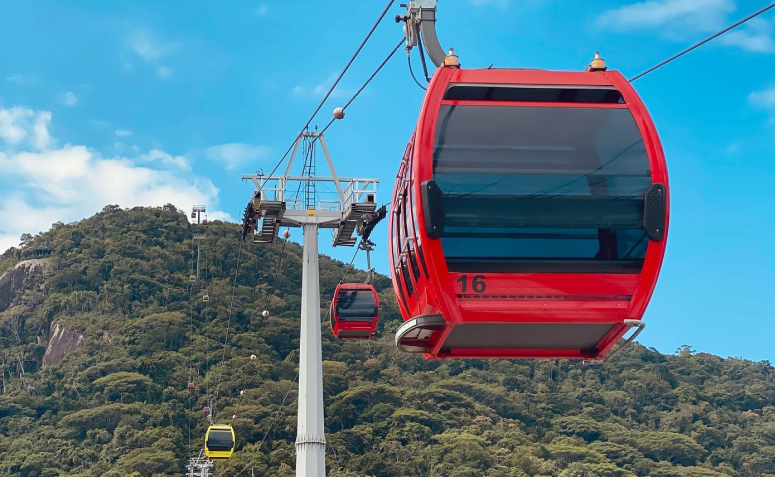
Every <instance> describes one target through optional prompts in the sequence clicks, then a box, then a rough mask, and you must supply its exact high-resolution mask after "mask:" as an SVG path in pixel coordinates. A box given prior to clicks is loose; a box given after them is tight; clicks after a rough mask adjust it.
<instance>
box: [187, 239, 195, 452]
mask: <svg viewBox="0 0 775 477" xmlns="http://www.w3.org/2000/svg"><path fill="white" fill-rule="evenodd" d="M188 273H189V278H188V287H187V288H188V317H189V320H190V327H189V330H188V346H189V350H188V374H189V379H190V380H193V378H194V376H193V375H194V360H193V359H192V358H191V346H192V345H193V341H194V304H193V303H192V302H191V293H192V292H193V290H194V283H193V282H191V276H193V275H194V242H193V240H192V241H191V269H190V270H189V272H188ZM192 382H193V381H192ZM186 392H187V393H188V407H189V409H187V412H186V414H188V453H189V454H191V409H190V408H191V399H192V397H193V396H192V394H193V393H191V392H190V391H189V390H188V383H186Z"/></svg>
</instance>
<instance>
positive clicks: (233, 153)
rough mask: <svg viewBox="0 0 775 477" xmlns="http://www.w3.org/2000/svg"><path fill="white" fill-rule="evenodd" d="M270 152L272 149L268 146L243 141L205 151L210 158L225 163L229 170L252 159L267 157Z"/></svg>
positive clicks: (257, 159) (258, 159)
mask: <svg viewBox="0 0 775 477" xmlns="http://www.w3.org/2000/svg"><path fill="white" fill-rule="evenodd" d="M269 154H270V149H269V147H267V146H251V145H249V144H242V143H229V144H221V145H220V146H213V147H210V148H208V149H207V150H206V151H205V156H207V158H208V159H210V160H212V161H216V162H221V163H223V164H224V165H225V166H226V169H228V170H233V169H236V168H237V167H240V166H242V165H244V164H245V163H247V162H250V161H260V160H262V159H266V158H267V157H269Z"/></svg>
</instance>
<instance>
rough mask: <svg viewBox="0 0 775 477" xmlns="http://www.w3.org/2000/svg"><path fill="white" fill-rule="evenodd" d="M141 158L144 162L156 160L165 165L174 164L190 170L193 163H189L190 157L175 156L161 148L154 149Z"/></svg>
mask: <svg viewBox="0 0 775 477" xmlns="http://www.w3.org/2000/svg"><path fill="white" fill-rule="evenodd" d="M140 160H141V161H143V162H155V161H158V162H160V163H162V164H164V165H165V166H172V167H176V168H178V169H181V170H184V171H190V170H191V165H190V164H189V163H188V159H186V158H185V157H183V156H173V155H172V154H168V153H166V152H164V151H161V150H159V149H152V150H151V151H150V152H149V153H148V154H143V155H142V156H140Z"/></svg>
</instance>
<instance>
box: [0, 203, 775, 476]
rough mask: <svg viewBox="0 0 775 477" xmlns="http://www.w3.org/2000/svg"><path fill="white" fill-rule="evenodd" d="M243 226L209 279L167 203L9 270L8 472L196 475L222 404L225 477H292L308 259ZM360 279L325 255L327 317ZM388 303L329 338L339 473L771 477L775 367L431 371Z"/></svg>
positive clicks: (694, 360) (219, 252) (205, 246)
mask: <svg viewBox="0 0 775 477" xmlns="http://www.w3.org/2000/svg"><path fill="white" fill-rule="evenodd" d="M238 229H239V228H238V226H236V225H235V224H229V223H221V222H217V221H216V222H214V223H211V225H209V226H208V227H207V238H206V239H205V240H204V241H203V242H202V249H201V258H200V267H201V270H200V279H199V280H196V281H190V278H189V277H190V275H191V274H192V273H195V272H193V270H194V260H195V259H196V243H195V241H194V240H193V238H192V234H193V233H194V230H193V227H192V226H190V225H189V224H188V221H187V220H186V217H185V216H184V215H183V214H182V213H180V212H179V211H177V210H176V208H175V207H174V206H170V205H168V206H165V207H163V208H159V209H155V208H135V209H132V210H122V209H120V208H118V207H117V206H108V207H106V208H105V209H104V210H103V212H101V213H99V214H97V215H96V216H94V217H91V218H89V219H86V220H83V221H81V222H78V223H75V224H61V223H59V224H55V225H54V227H53V228H52V229H51V230H50V231H48V232H46V233H43V234H41V235H39V236H36V237H26V238H25V245H24V247H23V248H21V249H20V250H17V249H11V250H9V251H8V252H6V253H5V254H3V255H2V256H0V274H3V272H6V273H5V277H6V278H4V279H3V278H0V298H2V297H3V296H4V295H3V293H6V294H7V295H8V297H9V299H8V300H7V303H5V304H4V305H2V306H0V367H1V371H2V381H0V393H1V394H0V476H14V477H15V476H20V477H43V476H46V477H51V476H65V475H67V476H127V475H129V476H151V475H181V474H182V472H183V470H184V469H183V466H184V465H185V462H186V461H187V459H188V457H190V456H192V455H194V454H195V453H196V452H197V451H198V449H199V448H200V447H201V443H202V440H203V434H204V430H205V428H206V419H205V418H204V417H203V415H202V408H203V407H204V406H205V405H206V404H207V402H208V396H211V395H215V394H217V395H218V398H217V399H216V401H215V412H216V421H226V422H233V425H234V426H235V429H236V432H237V441H238V442H237V448H238V451H237V452H236V453H235V456H234V458H233V459H232V460H231V461H229V462H228V463H219V464H217V467H218V475H224V476H233V475H242V476H246V475H251V466H252V467H253V469H254V471H255V475H261V476H265V475H266V476H292V475H293V471H292V468H293V464H294V447H293V442H294V440H295V420H296V408H295V404H296V403H295V401H296V383H295V381H296V371H297V361H298V352H297V351H296V348H297V346H298V331H299V330H298V328H299V319H298V313H299V306H300V298H299V292H300V282H301V269H302V267H301V250H300V248H299V247H298V246H297V245H295V244H294V243H290V242H289V243H287V244H286V245H285V246H283V245H280V244H278V245H270V246H267V245H254V244H252V243H244V244H242V245H240V242H239V241H238V231H239V230H238ZM297 233H298V232H297ZM380 245H381V246H382V247H381V250H382V251H383V252H384V249H385V246H384V244H380ZM36 250H42V251H45V253H44V254H43V256H42V258H41V257H37V258H36V256H35V253H34V252H35V251H36ZM379 250H380V249H379V248H378V251H379ZM49 252H50V255H49V256H46V255H48V253H49ZM238 255H240V266H239V273H238V274H237V279H236V283H237V286H236V288H235V293H234V303H233V308H232V307H231V298H232V283H233V281H234V273H235V268H236V264H237V257H238ZM281 257H282V267H279V266H278V264H279V262H280V259H281ZM278 270H279V271H278ZM345 271H346V267H345V265H344V264H343V263H341V262H338V261H335V260H330V259H327V258H325V257H322V258H321V281H322V287H321V290H322V294H323V296H322V303H321V306H322V308H323V309H322V310H321V315H322V316H325V310H326V309H327V305H328V301H327V300H328V299H330V297H331V295H332V293H333V290H334V287H335V285H336V283H338V282H339V280H340V279H341V278H342V276H343V274H344V273H345ZM364 279H365V273H363V272H361V271H351V272H350V273H349V277H348V280H364ZM376 287H377V289H378V290H380V296H381V300H382V303H383V306H382V317H381V323H380V330H381V335H380V338H378V339H376V340H372V341H367V342H363V341H359V342H341V341H335V340H334V339H333V338H332V336H331V333H330V330H329V329H328V324H327V323H321V326H322V327H323V328H324V329H323V352H324V359H325V362H324V373H325V376H324V387H325V400H326V427H327V440H328V466H329V475H330V476H332V477H343V476H348V477H355V476H359V477H363V476H373V477H404V476H430V477H447V476H454V477H479V476H491V477H506V476H513V477H516V476H536V477H537V476H545V477H548V476H552V477H593V476H597V477H625V476H636V475H637V476H654V477H668V476H689V477H700V476H702V477H722V476H739V477H766V476H769V477H773V476H775V376H773V367H772V366H771V365H770V364H769V363H767V362H761V363H754V362H750V361H746V360H742V359H721V358H719V357H716V356H712V355H709V354H704V353H694V352H693V351H692V350H691V349H690V348H688V347H686V348H684V349H682V350H680V352H678V353H677V354H676V355H663V354H660V353H658V352H656V351H655V350H650V349H646V348H644V347H642V346H640V345H635V346H633V347H631V348H630V349H629V350H627V351H626V352H624V353H622V354H621V355H620V356H618V357H616V358H615V359H614V360H613V361H612V362H610V363H609V364H606V365H604V366H599V367H589V366H583V365H582V364H580V363H577V362H568V361H540V362H539V361H444V362H438V361H436V362H428V361H425V360H423V359H422V358H421V357H417V356H414V355H406V354H402V353H400V352H398V351H397V350H396V348H395V346H394V345H393V341H392V335H391V331H393V330H395V329H396V328H397V327H398V325H399V324H400V318H399V316H398V313H397V310H396V306H395V303H394V302H395V299H394V296H393V292H392V289H391V287H390V282H389V280H388V279H387V278H386V277H383V276H380V277H378V278H377V280H376ZM3 290H5V292H4V291H3ZM204 294H207V295H208V296H209V298H210V300H209V302H203V299H202V297H203V295H204ZM3 303H4V302H3V301H2V300H0V304H3ZM230 310H231V312H230ZM263 310H269V311H270V312H271V315H270V317H269V318H266V319H265V318H263V317H262V316H261V312H262V311H263ZM227 324H228V328H229V329H228V330H227ZM227 331H228V332H229V339H228V344H227V346H226V347H224V346H223V343H224V339H225V336H226V333H227ZM251 355H255V356H256V358H255V359H251ZM44 362H45V365H44ZM192 377H193V381H194V382H195V383H196V386H197V389H196V391H195V392H194V393H191V394H189V393H188V392H187V390H186V384H187V382H188V381H189V379H190V378H192ZM242 390H244V393H242V395H241V393H240V391H242ZM233 416H234V417H233Z"/></svg>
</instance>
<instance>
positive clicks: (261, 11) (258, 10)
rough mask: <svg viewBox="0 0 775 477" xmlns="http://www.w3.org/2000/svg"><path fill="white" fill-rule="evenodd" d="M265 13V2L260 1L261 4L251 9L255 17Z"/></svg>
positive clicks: (267, 6)
mask: <svg viewBox="0 0 775 477" xmlns="http://www.w3.org/2000/svg"><path fill="white" fill-rule="evenodd" d="M267 13H269V5H267V4H266V3H262V4H261V5H259V6H257V7H256V8H254V9H253V15H255V16H257V17H263V16H264V15H266V14H267Z"/></svg>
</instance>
